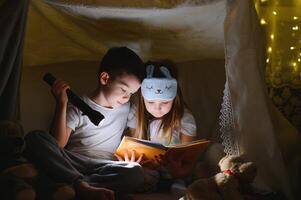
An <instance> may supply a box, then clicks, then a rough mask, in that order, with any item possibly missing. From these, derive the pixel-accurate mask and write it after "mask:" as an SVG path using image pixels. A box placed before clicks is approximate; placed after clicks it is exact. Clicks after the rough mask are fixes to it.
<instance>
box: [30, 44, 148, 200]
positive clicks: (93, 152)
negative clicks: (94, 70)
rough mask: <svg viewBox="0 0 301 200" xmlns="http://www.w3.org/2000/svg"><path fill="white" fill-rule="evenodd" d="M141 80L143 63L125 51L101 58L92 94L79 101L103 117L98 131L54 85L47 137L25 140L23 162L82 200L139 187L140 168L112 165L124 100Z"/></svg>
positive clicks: (122, 124) (126, 109) (124, 118)
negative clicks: (65, 184) (67, 186)
mask: <svg viewBox="0 0 301 200" xmlns="http://www.w3.org/2000/svg"><path fill="white" fill-rule="evenodd" d="M144 74H145V70H144V67H143V62H142V60H141V59H140V58H139V56H138V55H137V54H135V53H134V52H133V51H132V50H130V49H128V48H126V47H115V48H111V49H110V50H109V51H108V52H107V53H106V54H105V55H104V57H103V59H102V62H101V65H100V69H99V73H98V77H97V80H98V86H97V88H96V89H95V90H94V91H93V92H92V93H91V94H90V95H89V96H84V97H83V98H82V99H83V101H85V102H86V103H87V104H88V105H89V106H90V107H92V108H93V109H95V110H97V111H99V112H100V113H102V114H103V115H104V119H103V120H102V121H101V122H100V124H99V125H98V126H95V125H94V124H92V123H91V122H90V121H89V119H88V117H87V116H83V115H82V113H81V111H80V110H79V109H77V108H76V107H74V106H72V105H68V104H67V102H68V98H67V95H66V90H67V89H68V88H69V86H68V84H67V83H66V82H64V81H62V80H57V81H56V82H54V84H53V86H52V90H51V91H52V94H53V96H54V97H55V99H56V109H55V115H54V118H53V123H52V129H51V135H52V136H51V135H50V134H47V133H45V132H41V131H35V132H31V133H29V134H27V136H26V138H25V139H26V143H27V149H26V155H27V157H28V158H29V159H30V160H31V161H32V162H34V163H35V164H36V166H37V167H38V168H39V169H42V170H41V171H43V172H45V173H46V174H47V175H48V176H49V177H51V178H53V179H54V181H55V182H57V183H67V184H69V185H72V186H73V187H74V189H75V192H76V194H77V195H78V196H79V197H80V198H81V199H114V192H113V191H116V192H120V193H123V192H134V191H136V190H137V189H139V188H140V187H142V186H143V183H144V179H143V173H142V169H141V166H140V165H139V164H137V163H129V162H120V161H112V160H113V157H114V152H115V150H116V148H117V146H118V145H119V143H120V140H121V136H122V133H123V131H124V128H125V127H126V123H127V117H128V114H129V110H130V105H129V103H128V101H129V98H130V97H131V95H132V94H133V93H135V92H136V91H137V90H138V89H139V88H140V83H141V81H142V79H143V78H144Z"/></svg>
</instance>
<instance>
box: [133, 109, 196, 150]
mask: <svg viewBox="0 0 301 200" xmlns="http://www.w3.org/2000/svg"><path fill="white" fill-rule="evenodd" d="M136 110H137V108H136V106H135V105H133V106H132V107H131V110H130V113H129V116H128V122H127V127H129V128H133V129H134V128H136ZM160 125H161V120H160V119H155V120H152V121H150V123H149V127H148V133H149V134H150V140H151V141H154V142H158V143H161V144H163V145H170V144H179V143H181V141H180V133H182V134H185V135H188V136H192V137H195V136H196V129H197V128H196V122H195V119H194V117H193V115H192V114H191V113H190V112H189V110H188V109H186V108H185V109H184V114H183V117H182V119H181V125H180V127H178V128H177V129H174V130H172V138H171V141H170V143H169V138H162V137H160V136H161V135H162V132H163V130H162V129H160V130H159V128H160Z"/></svg>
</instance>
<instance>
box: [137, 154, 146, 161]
mask: <svg viewBox="0 0 301 200" xmlns="http://www.w3.org/2000/svg"><path fill="white" fill-rule="evenodd" d="M143 156H144V154H141V155H140V156H139V158H138V160H137V161H136V162H137V163H140V162H141V160H142V158H143Z"/></svg>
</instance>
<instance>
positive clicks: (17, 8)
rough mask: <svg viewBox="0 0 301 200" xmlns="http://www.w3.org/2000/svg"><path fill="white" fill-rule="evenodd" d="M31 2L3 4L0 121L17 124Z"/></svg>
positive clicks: (4, 0) (5, 1) (6, 0)
mask: <svg viewBox="0 0 301 200" xmlns="http://www.w3.org/2000/svg"><path fill="white" fill-rule="evenodd" d="M27 9H28V1H27V0H24V1H22V2H20V3H19V1H18V0H2V1H0V27H1V28H0V120H16V119H17V110H18V94H19V83H20V77H21V64H22V52H23V43H24V32H25V31H24V29H25V22H26V16H27Z"/></svg>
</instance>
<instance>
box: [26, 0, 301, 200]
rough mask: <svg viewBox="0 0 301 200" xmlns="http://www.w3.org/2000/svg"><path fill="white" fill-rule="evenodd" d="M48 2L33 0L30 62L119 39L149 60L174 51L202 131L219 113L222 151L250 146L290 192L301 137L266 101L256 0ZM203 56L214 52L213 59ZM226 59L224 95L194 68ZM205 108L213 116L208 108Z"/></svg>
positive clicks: (91, 54)
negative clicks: (288, 159)
mask: <svg viewBox="0 0 301 200" xmlns="http://www.w3.org/2000/svg"><path fill="white" fill-rule="evenodd" d="M46 2H47V3H48V4H49V5H51V6H49V5H48V4H45V3H43V2H42V1H40V0H32V1H31V5H30V9H29V22H28V30H27V38H26V45H25V67H30V66H32V67H33V66H41V65H43V66H45V65H53V64H55V63H68V62H74V61H79V60H84V61H99V59H100V57H101V56H102V55H103V54H104V52H105V51H106V50H107V49H108V48H109V47H110V46H114V45H126V46H129V47H130V48H132V49H134V50H135V51H136V52H137V53H138V54H139V55H141V56H142V57H143V58H144V60H148V59H159V58H168V59H172V60H174V61H176V62H177V63H179V64H180V70H179V71H180V73H181V74H180V77H181V78H182V80H181V81H182V82H183V85H184V87H183V89H184V90H186V93H185V92H184V93H185V94H186V95H187V98H188V99H189V101H190V103H191V107H192V108H193V109H192V111H193V112H194V113H196V116H197V118H198V119H199V120H198V121H199V127H202V126H206V127H208V128H206V129H203V130H202V131H204V132H210V131H211V132H212V131H214V130H215V129H214V126H215V124H216V123H217V122H218V121H219V123H220V125H221V129H220V130H221V135H220V137H221V138H222V141H223V145H224V146H225V152H226V153H229V154H242V153H246V154H247V155H248V157H249V158H250V159H251V160H253V161H255V162H256V163H257V166H258V168H259V176H258V179H257V182H258V184H260V185H264V186H266V187H269V188H272V189H280V190H282V191H283V192H284V193H285V194H286V196H287V198H288V199H293V196H292V192H291V185H290V180H289V177H288V174H287V171H286V170H287V169H286V168H287V167H288V165H289V162H286V163H285V164H284V161H283V157H285V156H288V154H289V156H290V158H296V157H298V156H300V155H299V152H298V151H295V150H296V149H295V147H296V146H297V144H298V142H299V141H300V140H297V134H298V133H297V131H296V130H295V129H294V128H292V126H291V125H290V124H289V123H288V122H287V121H286V120H284V118H283V117H282V116H281V115H279V114H277V113H276V114H275V111H274V108H273V107H272V105H271V103H270V102H269V99H268V96H267V91H266V86H265V81H264V66H265V63H264V61H265V53H264V52H265V46H264V34H263V32H262V30H261V29H260V25H259V22H258V19H257V15H256V11H255V8H254V5H253V1H252V0H227V1H226V0H198V1H197V0H195V1H185V0H178V1H163V0H162V1H145V3H143V2H144V1H135V0H132V1H130V0H128V1H122V2H116V1H113V0H112V1H110V0H107V1H100V0H99V1H97V0H94V1H76V0H73V1H72V0H68V1H67V0H52V1H51V0H48V1H46ZM83 2H85V4H84V3H83ZM46 27H47V28H46ZM45 30H47V33H45ZM204 59H207V60H208V59H209V60H210V59H212V60H215V62H214V64H212V65H214V67H212V66H211V64H210V62H207V61H206V62H204V61H202V60H204ZM223 59H225V71H224V69H222V70H217V71H216V72H218V73H225V74H224V75H223V77H225V79H226V83H225V88H224V98H223V99H222V92H221V90H222V89H221V86H220V84H217V85H210V86H211V87H210V86H208V85H206V84H203V85H202V75H204V74H210V73H204V74H202V73H200V74H199V75H196V72H202V71H203V72H204V70H200V69H197V68H201V67H203V68H206V70H207V71H208V70H216V66H219V65H220V66H221V67H223V65H224V63H223ZM216 60H218V61H216ZM190 61H191V62H190ZM199 61H202V62H199ZM181 63H182V64H183V63H186V64H187V63H189V64H187V66H189V67H186V68H185V66H186V65H185V64H183V67H182V68H181ZM193 67H195V68H196V70H195V71H194V70H193ZM211 75H212V77H211V78H210V77H206V78H204V80H208V81H209V80H210V81H212V82H220V80H222V82H224V78H222V76H220V74H219V76H214V74H211ZM196 76H197V77H196ZM217 77H218V78H219V79H218V81H215V79H216V78H217ZM191 78H193V79H194V80H192V81H190V79H191ZM196 79H198V80H196ZM204 80H203V81H204ZM192 83H194V84H192ZM203 83H204V82H203ZM205 87H206V89H207V91H209V92H211V91H210V90H215V89H216V90H218V91H219V92H221V95H220V96H219V95H216V94H215V93H210V98H215V100H214V101H211V100H208V101H206V100H204V99H206V94H205V93H206V92H205V91H206V90H203V89H204V88H205ZM196 88H197V89H199V92H196ZM187 91H188V92H187ZM218 98H220V99H218ZM222 100H223V102H222ZM209 101H210V102H209ZM212 102H216V103H217V104H218V105H215V106H213V105H211V104H212ZM205 104H206V105H207V104H208V105H210V106H207V107H206V105H205ZM194 108H195V109H194ZM201 108H205V109H203V110H201ZM209 108H210V109H209ZM211 108H212V109H211ZM220 108H221V110H220V111H221V112H220V113H221V114H220V117H218V114H219V109H220ZM206 109H207V110H206ZM202 111H205V112H202ZM207 113H208V116H209V115H210V120H206V116H204V115H206V114H207ZM213 119H214V120H215V121H216V123H214V122H213ZM202 123H207V124H205V125H204V124H202ZM275 123H277V124H275ZM208 124H209V125H208ZM279 127H281V128H279ZM288 130H289V131H288ZM288 132H289V134H288ZM206 136H207V137H210V136H208V135H206ZM292 141H293V142H292ZM297 141H298V142H297ZM299 144H300V143H299ZM292 149H293V150H292ZM283 152H285V154H284V153H283ZM291 160H294V159H291ZM286 161H287V160H286ZM292 169H293V170H292V171H291V172H290V175H292V176H294V175H295V173H294V170H295V169H296V168H292Z"/></svg>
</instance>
